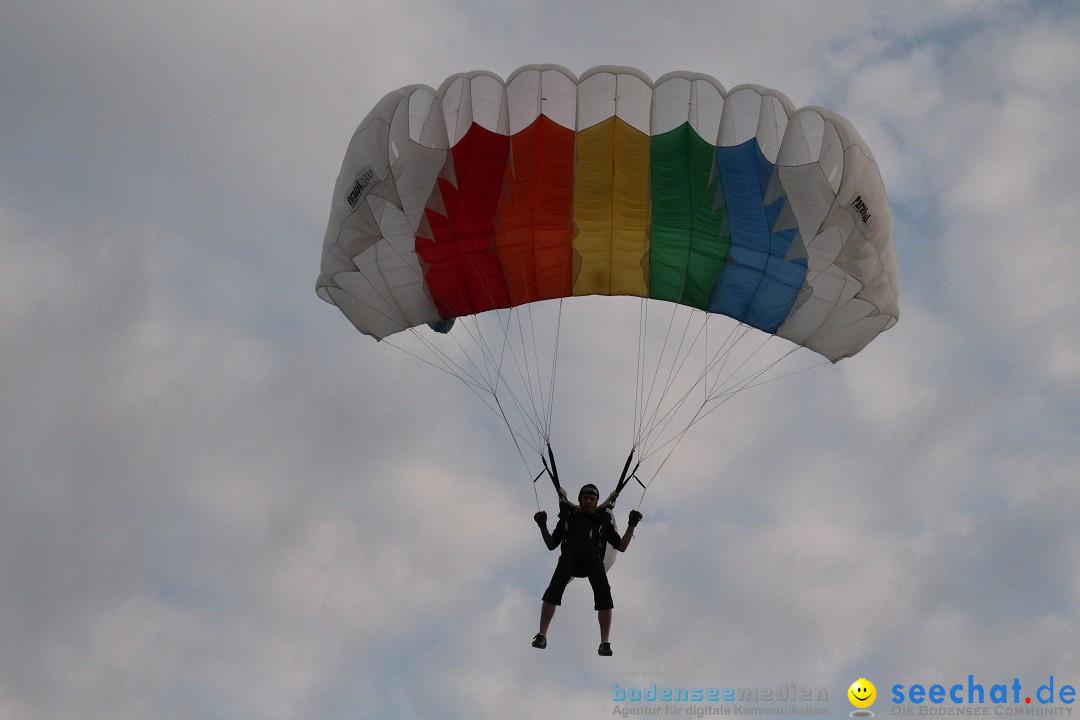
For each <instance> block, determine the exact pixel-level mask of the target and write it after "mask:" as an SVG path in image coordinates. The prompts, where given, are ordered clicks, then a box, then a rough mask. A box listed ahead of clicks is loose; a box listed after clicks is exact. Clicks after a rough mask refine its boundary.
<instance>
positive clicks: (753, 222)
mask: <svg viewBox="0 0 1080 720" xmlns="http://www.w3.org/2000/svg"><path fill="white" fill-rule="evenodd" d="M716 168H717V171H718V173H719V175H720V183H721V186H722V187H723V191H724V199H725V201H726V203H727V209H728V222H729V223H730V227H731V254H730V255H729V257H728V262H727V264H726V265H725V266H724V269H723V270H722V271H721V272H720V275H719V277H718V278H717V281H716V286H715V287H714V288H713V292H712V297H711V298H710V299H709V307H708V310H709V312H715V313H722V314H724V315H728V316H730V317H733V318H735V319H736V320H738V321H740V322H743V323H745V324H747V325H749V326H751V327H755V328H758V329H759V330H764V331H765V332H768V333H775V332H776V330H777V329H778V328H779V327H780V325H782V324H783V322H784V320H785V319H786V318H787V316H788V314H789V313H790V312H791V308H792V306H793V305H794V304H795V298H796V297H797V296H798V294H799V289H800V288H801V287H802V285H803V279H804V278H805V277H806V259H805V258H799V259H796V260H790V261H788V262H784V256H786V255H787V252H788V248H790V247H791V241H792V239H793V238H794V237H795V232H796V228H788V229H786V230H781V231H779V232H773V231H772V228H773V226H774V225H775V224H776V220H777V217H778V216H779V215H780V210H781V208H783V207H784V203H785V202H787V197H786V196H784V195H781V196H780V197H779V198H777V199H776V200H775V201H774V202H772V203H770V204H769V205H765V204H764V202H765V192H766V190H767V189H768V187H769V179H770V178H771V177H772V173H773V164H772V163H770V162H769V161H768V160H767V159H766V158H765V155H764V154H762V152H761V148H760V147H758V143H757V140H756V139H755V138H751V139H750V140H747V141H746V142H744V143H742V144H741V145H735V146H732V147H720V148H717V149H716Z"/></svg>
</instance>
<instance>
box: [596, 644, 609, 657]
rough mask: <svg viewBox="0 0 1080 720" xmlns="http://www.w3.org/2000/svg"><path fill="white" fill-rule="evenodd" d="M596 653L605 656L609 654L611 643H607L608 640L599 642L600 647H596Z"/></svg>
mask: <svg viewBox="0 0 1080 720" xmlns="http://www.w3.org/2000/svg"><path fill="white" fill-rule="evenodd" d="M596 654H597V655H603V656H605V657H607V656H609V655H611V643H609V642H602V643H600V647H598V648H597V649H596Z"/></svg>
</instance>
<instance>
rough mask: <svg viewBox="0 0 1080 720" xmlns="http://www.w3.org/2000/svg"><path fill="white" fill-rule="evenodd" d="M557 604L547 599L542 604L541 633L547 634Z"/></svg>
mask: <svg viewBox="0 0 1080 720" xmlns="http://www.w3.org/2000/svg"><path fill="white" fill-rule="evenodd" d="M555 607H556V606H555V605H554V604H553V603H549V602H547V601H546V600H545V601H544V602H542V603H541V604H540V634H541V635H543V636H545V637H546V636H547V631H548V625H550V624H551V618H553V617H555Z"/></svg>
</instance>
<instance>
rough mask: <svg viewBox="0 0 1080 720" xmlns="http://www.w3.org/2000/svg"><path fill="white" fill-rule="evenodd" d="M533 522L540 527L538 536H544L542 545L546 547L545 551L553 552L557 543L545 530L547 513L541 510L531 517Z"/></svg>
mask: <svg viewBox="0 0 1080 720" xmlns="http://www.w3.org/2000/svg"><path fill="white" fill-rule="evenodd" d="M533 520H535V521H536V524H537V525H539V526H540V534H541V535H543V536H544V544H545V545H547V549H548V550H554V549H555V548H557V547H558V546H559V541H558V540H557V539H555V538H554V537H552V535H551V533H549V532H548V529H547V513H546V512H544V511H543V510H541V511H540V512H538V513H536V514H535V515H533Z"/></svg>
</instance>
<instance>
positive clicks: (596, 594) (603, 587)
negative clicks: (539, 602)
mask: <svg viewBox="0 0 1080 720" xmlns="http://www.w3.org/2000/svg"><path fill="white" fill-rule="evenodd" d="M574 577H585V578H589V584H590V585H592V590H593V606H594V607H595V609H597V610H610V609H611V608H613V607H615V603H613V602H612V600H611V585H609V584H608V579H607V571H606V570H604V561H603V560H588V559H581V558H575V557H573V556H571V555H560V556H559V564H558V565H556V566H555V573H554V574H553V575H552V576H551V583H550V584H549V585H548V588H547V590H545V591H544V598H543V599H544V602H547V603H551V604H552V605H561V604H562V596H563V590H565V589H566V586H567V584H568V583H569V582H570V578H574Z"/></svg>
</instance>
